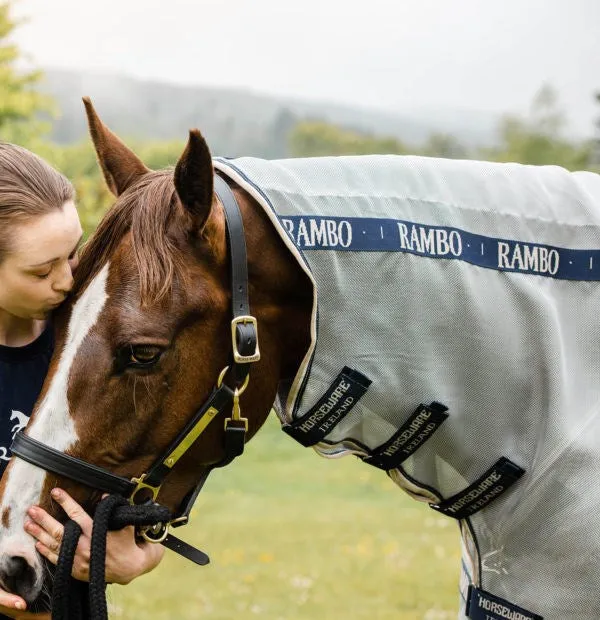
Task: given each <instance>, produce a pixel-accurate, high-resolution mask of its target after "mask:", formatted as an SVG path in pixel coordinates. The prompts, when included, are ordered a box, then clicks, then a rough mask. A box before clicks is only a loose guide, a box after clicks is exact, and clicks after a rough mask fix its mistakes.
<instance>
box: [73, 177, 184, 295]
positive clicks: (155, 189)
mask: <svg viewBox="0 0 600 620" xmlns="http://www.w3.org/2000/svg"><path fill="white" fill-rule="evenodd" d="M176 201H177V197H176V192H175V185H174V183H173V171H172V170H170V169H169V170H160V171H158V172H150V173H148V174H146V175H144V176H143V177H142V179H140V180H139V181H137V182H136V183H134V184H133V185H132V186H131V187H130V188H128V189H127V190H126V191H125V192H124V193H123V194H122V195H121V196H119V199H118V200H117V202H116V203H115V204H114V205H113V207H112V208H111V209H110V210H109V211H108V212H107V213H106V215H105V216H104V217H103V218H102V221H101V222H100V224H99V225H98V228H97V229H96V231H95V232H94V233H93V234H92V236H91V237H90V238H89V240H88V241H87V243H86V244H85V246H84V248H83V250H82V252H81V256H80V262H79V266H78V267H77V270H76V272H75V283H74V286H73V294H74V295H80V294H81V293H82V292H83V291H84V290H85V288H86V287H87V285H88V284H89V283H90V282H91V281H92V279H93V278H94V277H95V276H96V275H97V274H98V273H99V271H100V270H101V269H102V267H103V266H104V265H105V264H106V262H107V261H108V260H109V259H110V258H111V257H112V256H113V254H114V253H115V251H116V249H117V247H118V245H119V243H120V242H121V240H122V239H123V237H124V236H125V235H126V234H127V233H128V232H130V233H131V247H132V253H133V257H134V259H135V262H136V265H137V272H138V274H139V282H140V301H141V304H142V305H146V304H151V303H155V302H157V301H159V300H160V299H162V298H163V297H164V296H165V295H167V294H168V293H169V292H170V290H171V286H172V283H173V279H174V276H175V274H176V273H177V272H180V268H179V267H180V257H179V253H178V252H177V249H176V247H175V246H174V245H173V243H172V242H171V241H170V239H169V236H168V235H167V228H168V226H169V222H170V219H171V217H172V215H173V212H174V211H175V209H176Z"/></svg>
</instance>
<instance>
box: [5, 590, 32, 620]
mask: <svg viewBox="0 0 600 620" xmlns="http://www.w3.org/2000/svg"><path fill="white" fill-rule="evenodd" d="M26 607H27V605H26V604H25V601H24V600H23V599H22V598H21V597H20V596H17V595H16V594H10V593H9V592H5V591H4V590H0V614H4V615H5V616H9V617H10V618H14V617H15V616H16V614H18V613H23V610H24V609H25V608H26Z"/></svg>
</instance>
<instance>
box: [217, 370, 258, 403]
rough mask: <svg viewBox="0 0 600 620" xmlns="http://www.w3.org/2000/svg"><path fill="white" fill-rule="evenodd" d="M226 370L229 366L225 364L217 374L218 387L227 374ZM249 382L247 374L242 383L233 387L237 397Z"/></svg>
mask: <svg viewBox="0 0 600 620" xmlns="http://www.w3.org/2000/svg"><path fill="white" fill-rule="evenodd" d="M228 370H229V366H225V368H223V370H222V371H221V373H220V374H219V378H218V379H217V387H218V388H220V387H221V385H222V384H223V379H224V378H225V375H226V374H227V371H228ZM249 382H250V375H247V376H246V378H245V379H244V383H242V385H241V386H240V387H239V388H235V391H236V393H237V395H238V397H240V396H241V395H242V394H243V393H244V391H245V390H246V388H247V387H248V383H249Z"/></svg>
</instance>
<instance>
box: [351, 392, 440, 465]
mask: <svg viewBox="0 0 600 620" xmlns="http://www.w3.org/2000/svg"><path fill="white" fill-rule="evenodd" d="M446 411H448V407H446V406H445V405H442V404H441V403H438V402H435V401H434V402H432V403H431V404H430V405H423V404H421V405H419V406H418V407H417V408H416V410H415V412H414V413H413V414H412V415H411V416H410V418H408V420H407V421H406V422H405V423H404V424H403V425H402V426H401V427H400V428H399V429H398V431H397V432H395V433H394V434H393V435H392V436H391V437H390V439H388V441H386V442H385V443H384V444H382V445H381V446H379V447H378V448H376V449H375V450H373V452H372V453H371V454H370V455H369V456H365V457H364V458H363V461H364V462H365V463H368V464H369V465H373V466H374V467H378V468H379V469H384V470H385V471H389V470H390V469H395V468H396V467H398V466H399V465H400V464H401V463H402V462H403V461H405V460H406V459H407V458H408V457H409V456H410V455H411V454H413V452H415V451H416V450H417V449H418V448H419V447H420V446H421V445H423V443H425V442H426V441H427V440H428V439H429V438H430V437H431V436H432V435H433V434H434V433H435V431H437V429H438V428H439V427H440V426H441V425H442V423H443V422H445V421H446V420H447V419H448V414H447V413H446Z"/></svg>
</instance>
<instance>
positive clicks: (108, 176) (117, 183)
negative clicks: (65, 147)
mask: <svg viewBox="0 0 600 620" xmlns="http://www.w3.org/2000/svg"><path fill="white" fill-rule="evenodd" d="M83 105H84V106H85V112H86V114H87V119H88V127H89V129H90V135H91V136H92V142H93V143H94V148H95V149H96V154H97V155H98V162H99V163H100V167H101V168H102V172H103V173H104V179H105V181H106V184H107V185H108V188H109V189H110V191H111V192H112V193H113V194H114V195H115V196H119V195H120V194H122V193H123V192H124V191H125V190H126V189H127V188H128V187H129V186H130V185H131V184H132V183H133V182H134V181H136V180H137V179H138V178H139V177H141V176H142V175H144V174H147V173H148V172H150V170H149V169H148V168H146V166H144V164H143V163H142V161H141V160H140V159H139V158H138V156H137V155H136V154H135V153H134V152H133V151H132V150H131V149H130V148H128V147H127V146H125V144H123V142H121V140H120V139H119V138H117V136H116V135H115V134H114V133H113V132H112V131H111V130H110V129H109V128H108V127H107V126H106V125H105V124H104V123H103V122H102V121H101V120H100V117H99V116H98V115H97V114H96V110H94V106H93V105H92V102H91V101H90V98H89V97H84V98H83Z"/></svg>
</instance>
